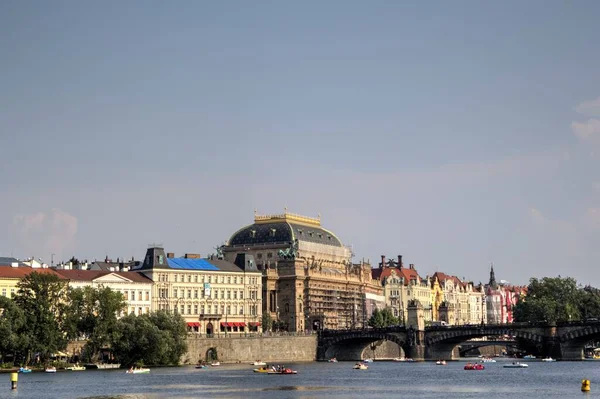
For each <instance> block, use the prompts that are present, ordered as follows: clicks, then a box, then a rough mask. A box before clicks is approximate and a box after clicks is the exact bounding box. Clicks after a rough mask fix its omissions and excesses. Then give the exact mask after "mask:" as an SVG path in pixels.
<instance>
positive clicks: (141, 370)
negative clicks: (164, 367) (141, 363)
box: [125, 368, 150, 374]
mask: <svg viewBox="0 0 600 399" xmlns="http://www.w3.org/2000/svg"><path fill="white" fill-rule="evenodd" d="M149 372H150V369H145V368H139V369H138V368H135V369H134V368H131V369H129V370H127V371H126V372H125V373H127V374H148V373H149Z"/></svg>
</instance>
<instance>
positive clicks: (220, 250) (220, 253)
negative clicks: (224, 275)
mask: <svg viewBox="0 0 600 399" xmlns="http://www.w3.org/2000/svg"><path fill="white" fill-rule="evenodd" d="M224 246H225V245H218V246H216V247H215V250H216V251H217V259H225V256H224V255H223V247H224Z"/></svg>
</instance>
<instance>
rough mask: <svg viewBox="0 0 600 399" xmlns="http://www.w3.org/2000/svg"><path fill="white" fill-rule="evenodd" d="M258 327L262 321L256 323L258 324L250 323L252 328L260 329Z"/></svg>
mask: <svg viewBox="0 0 600 399" xmlns="http://www.w3.org/2000/svg"><path fill="white" fill-rule="evenodd" d="M258 326H260V321H256V322H255V321H252V322H250V327H258Z"/></svg>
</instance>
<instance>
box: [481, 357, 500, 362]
mask: <svg viewBox="0 0 600 399" xmlns="http://www.w3.org/2000/svg"><path fill="white" fill-rule="evenodd" d="M480 362H481V363H496V359H492V358H491V357H484V358H482V359H481V360H480Z"/></svg>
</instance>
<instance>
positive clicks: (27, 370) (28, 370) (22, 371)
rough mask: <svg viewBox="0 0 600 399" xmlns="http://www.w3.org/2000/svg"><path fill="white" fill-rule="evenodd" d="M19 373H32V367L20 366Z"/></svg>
mask: <svg viewBox="0 0 600 399" xmlns="http://www.w3.org/2000/svg"><path fill="white" fill-rule="evenodd" d="M17 373H23V374H27V373H31V369H30V368H29V367H27V366H25V367H21V368H19V370H18V371H17Z"/></svg>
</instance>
